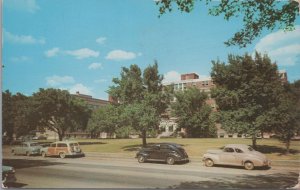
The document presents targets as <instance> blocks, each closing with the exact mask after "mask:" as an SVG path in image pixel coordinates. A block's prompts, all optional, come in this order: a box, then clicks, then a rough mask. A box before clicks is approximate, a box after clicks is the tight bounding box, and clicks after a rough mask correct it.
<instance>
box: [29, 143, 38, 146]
mask: <svg viewBox="0 0 300 190" xmlns="http://www.w3.org/2000/svg"><path fill="white" fill-rule="evenodd" d="M30 146H40V145H39V144H38V143H30Z"/></svg>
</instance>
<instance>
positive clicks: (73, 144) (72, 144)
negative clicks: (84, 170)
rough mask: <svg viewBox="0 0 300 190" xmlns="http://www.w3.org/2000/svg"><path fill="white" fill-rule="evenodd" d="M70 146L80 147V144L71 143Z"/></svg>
mask: <svg viewBox="0 0 300 190" xmlns="http://www.w3.org/2000/svg"><path fill="white" fill-rule="evenodd" d="M70 146H78V143H70Z"/></svg>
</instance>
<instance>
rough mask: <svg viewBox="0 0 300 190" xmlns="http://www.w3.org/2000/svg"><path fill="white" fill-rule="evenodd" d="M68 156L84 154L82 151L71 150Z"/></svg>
mask: <svg viewBox="0 0 300 190" xmlns="http://www.w3.org/2000/svg"><path fill="white" fill-rule="evenodd" d="M69 156H84V153H83V152H71V153H70V154H69Z"/></svg>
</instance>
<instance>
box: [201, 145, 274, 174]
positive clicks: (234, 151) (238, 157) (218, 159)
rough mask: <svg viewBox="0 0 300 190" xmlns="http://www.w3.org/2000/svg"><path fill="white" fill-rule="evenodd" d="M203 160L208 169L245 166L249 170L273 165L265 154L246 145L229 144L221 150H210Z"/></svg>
mask: <svg viewBox="0 0 300 190" xmlns="http://www.w3.org/2000/svg"><path fill="white" fill-rule="evenodd" d="M202 160H203V162H204V163H205V165H206V166H207V167H211V166H213V165H214V164H216V165H218V164H219V165H232V166H244V167H245V169H247V170H252V169H254V167H270V165H271V161H270V160H268V159H267V157H266V156H265V155H264V154H262V153H260V152H258V151H255V150H254V149H253V148H252V147H251V146H248V145H244V144H228V145H226V146H224V147H223V148H222V149H221V150H208V151H207V153H205V154H204V155H203V159H202Z"/></svg>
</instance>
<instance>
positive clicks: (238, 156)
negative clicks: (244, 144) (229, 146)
mask: <svg viewBox="0 0 300 190" xmlns="http://www.w3.org/2000/svg"><path fill="white" fill-rule="evenodd" d="M234 150H235V160H236V165H243V160H244V158H245V153H244V151H243V150H241V149H240V148H235V149H234Z"/></svg>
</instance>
